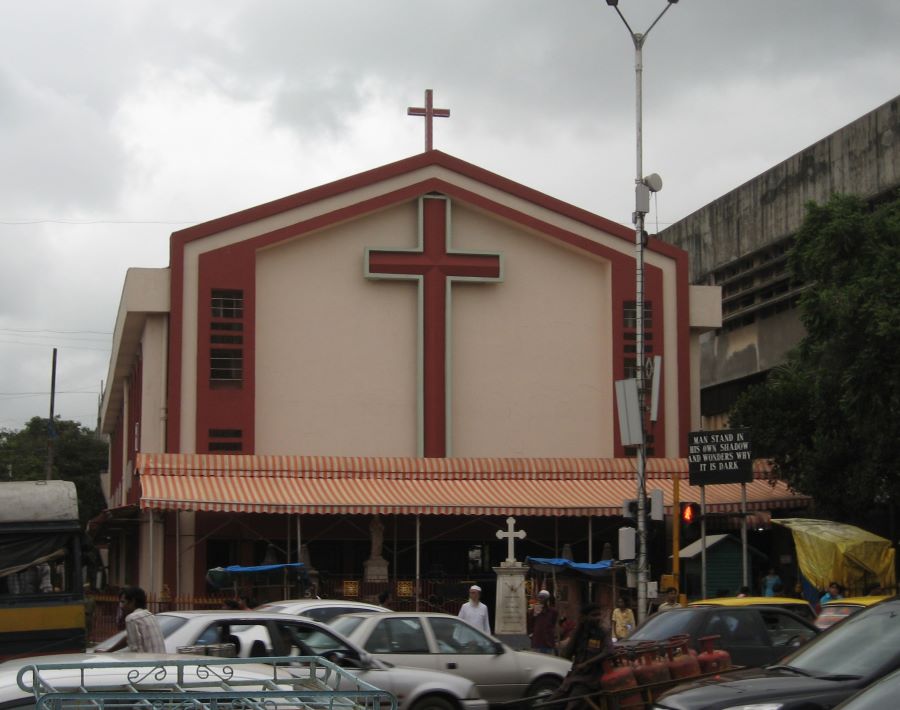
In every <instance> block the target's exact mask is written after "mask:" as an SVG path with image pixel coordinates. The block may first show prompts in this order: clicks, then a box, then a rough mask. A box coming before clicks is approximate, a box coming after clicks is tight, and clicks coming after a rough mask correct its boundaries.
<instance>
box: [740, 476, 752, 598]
mask: <svg viewBox="0 0 900 710" xmlns="http://www.w3.org/2000/svg"><path fill="white" fill-rule="evenodd" d="M748 562H749V559H748V558H747V484H746V483H741V579H742V582H741V584H743V585H744V586H745V587H749V586H750V570H749V566H748Z"/></svg>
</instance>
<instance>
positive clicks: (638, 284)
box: [606, 0, 678, 623]
mask: <svg viewBox="0 0 900 710" xmlns="http://www.w3.org/2000/svg"><path fill="white" fill-rule="evenodd" d="M677 2H678V0H668V2H667V3H666V6H665V7H664V8H663V9H662V11H661V12H660V13H659V14H658V15H657V16H656V19H655V20H653V22H652V23H651V24H650V27H648V28H647V31H646V32H643V33H641V32H635V31H634V30H632V29H631V25H629V24H628V20H626V19H625V16H624V15H623V14H622V11H621V10H619V0H606V4H607V5H609V6H610V7H612V8H613V9H614V10H615V11H616V14H617V15H618V16H619V17H620V18H621V19H622V22H623V23H624V24H625V28H626V29H627V30H628V34H629V35H630V36H631V41H632V42H633V43H634V74H635V128H636V138H637V141H636V142H637V151H636V158H637V170H636V172H635V178H634V203H635V205H634V206H635V209H634V256H635V304H634V306H635V314H634V315H635V318H634V331H635V332H634V338H635V378H636V379H637V386H638V399H639V402H640V411H641V417H640V420H641V437H640V439H641V442H640V444H638V447H637V450H638V451H637V501H638V505H637V516H636V518H637V520H636V523H637V538H638V540H637V542H638V554H637V616H638V618H637V620H638V623H640V622H641V621H643V620H644V618H645V617H646V615H647V511H646V505H645V502H646V495H647V482H646V469H647V443H646V442H647V437H646V433H645V432H644V416H643V412H644V410H645V404H644V403H645V396H644V395H645V389H646V388H645V387H644V216H645V215H646V214H647V213H648V212H649V211H650V193H651V192H658V191H659V190H660V189H662V178H660V177H659V175H657V174H656V173H651V174H650V175H647V176H646V177H645V176H644V172H643V135H642V119H643V116H642V113H643V107H642V103H641V101H642V95H641V89H642V74H643V68H644V67H643V57H642V50H643V48H644V42H646V41H647V35H649V34H650V30H652V29H653V28H654V27H656V23H657V22H659V21H660V20H661V19H662V16H663V15H665V14H666V12H668V10H669V8H670V7H672V5H674V4H675V3H677Z"/></svg>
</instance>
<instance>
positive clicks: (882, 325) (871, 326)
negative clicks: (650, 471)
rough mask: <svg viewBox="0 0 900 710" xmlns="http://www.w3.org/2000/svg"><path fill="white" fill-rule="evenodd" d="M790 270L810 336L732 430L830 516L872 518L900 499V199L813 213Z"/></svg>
mask: <svg viewBox="0 0 900 710" xmlns="http://www.w3.org/2000/svg"><path fill="white" fill-rule="evenodd" d="M790 266H791V269H792V272H793V274H794V276H795V277H796V279H797V280H798V281H799V282H802V283H806V284H809V288H808V289H807V290H806V291H805V292H804V293H803V295H802V296H801V298H800V303H799V308H800V317H801V320H802V322H803V325H804V327H805V329H806V335H805V337H804V338H803V340H802V341H801V343H800V344H799V346H798V347H797V348H796V349H795V350H794V351H793V352H792V353H790V356H789V358H788V361H787V363H786V364H785V365H784V366H782V367H779V368H777V369H775V370H774V371H772V372H771V373H770V374H769V377H768V379H767V380H766V382H765V383H763V384H760V385H757V386H756V387H753V388H751V389H750V390H748V391H747V392H746V393H745V394H744V395H743V396H742V397H741V398H740V399H739V400H738V402H737V403H736V405H735V407H734V409H733V411H732V412H731V423H732V424H733V425H741V426H749V427H751V428H752V429H753V440H754V449H755V452H756V454H757V455H760V456H764V457H770V458H771V459H772V460H773V461H774V463H775V466H776V471H777V474H778V475H779V477H781V478H783V479H785V480H786V481H787V482H788V483H789V484H790V485H791V486H792V487H793V488H794V489H796V490H798V491H800V492H802V493H806V494H808V495H811V496H813V498H814V499H815V501H816V503H817V504H818V506H819V507H820V508H822V509H823V510H824V511H826V512H827V513H829V514H831V515H834V516H835V517H840V518H843V519H847V520H850V519H855V520H864V519H865V518H866V515H867V513H869V512H870V511H871V510H872V509H873V505H876V504H880V505H888V504H890V505H892V506H893V505H895V503H896V501H898V499H900V498H898V496H900V465H898V451H897V444H898V442H900V357H898V356H900V199H894V200H893V201H892V202H889V203H886V204H882V205H881V206H878V207H876V208H874V209H872V208H871V207H870V206H869V205H868V204H867V203H866V202H865V201H863V200H861V199H859V198H856V197H849V196H834V197H833V198H832V199H831V200H830V201H829V202H828V203H827V204H825V205H816V204H809V205H808V206H807V215H806V219H805V221H804V223H803V226H802V228H801V229H800V231H799V233H798V234H797V239H796V242H795V245H794V247H793V250H792V253H791V255H790Z"/></svg>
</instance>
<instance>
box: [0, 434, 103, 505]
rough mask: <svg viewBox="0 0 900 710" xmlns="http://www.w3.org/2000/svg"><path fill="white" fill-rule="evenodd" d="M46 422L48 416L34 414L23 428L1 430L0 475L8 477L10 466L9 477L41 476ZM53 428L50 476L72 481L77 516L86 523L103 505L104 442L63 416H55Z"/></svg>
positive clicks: (36, 478)
mask: <svg viewBox="0 0 900 710" xmlns="http://www.w3.org/2000/svg"><path fill="white" fill-rule="evenodd" d="M48 424H49V420H48V419H46V418H42V417H34V418H32V419H31V420H30V421H29V422H28V423H27V424H26V425H25V428H23V429H20V430H15V431H13V430H0V477H2V478H3V479H4V480H10V479H9V477H8V476H9V472H10V470H11V471H12V480H17V481H23V480H31V481H33V480H41V479H43V478H44V476H45V465H46V461H47V441H48V434H49V428H48ZM53 431H54V433H55V438H54V439H53V446H54V456H53V461H54V465H53V477H54V478H58V479H61V480H64V481H72V482H74V483H75V487H76V489H77V490H78V513H79V517H80V518H81V521H82V523H86V522H87V521H88V520H90V519H91V518H93V517H94V516H95V515H97V514H98V513H99V512H100V511H102V510H103V509H104V508H105V507H106V501H105V499H104V497H103V491H102V489H101V487H100V472H101V471H103V470H105V469H106V467H107V460H108V459H107V445H106V442H105V441H104V440H103V439H102V438H100V437H98V436H97V435H96V434H95V433H94V432H93V431H91V430H90V429H87V428H85V427H83V426H81V425H80V424H79V423H78V422H74V421H69V420H65V419H56V420H55V421H54V423H53ZM10 466H11V469H10ZM0 485H2V484H0ZM0 490H2V489H0Z"/></svg>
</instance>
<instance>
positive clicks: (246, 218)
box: [171, 150, 680, 256]
mask: <svg viewBox="0 0 900 710" xmlns="http://www.w3.org/2000/svg"><path fill="white" fill-rule="evenodd" d="M432 165H437V166H439V167H442V168H446V169H447V170H450V171H452V172H455V173H458V174H460V175H462V176H464V177H468V178H471V179H473V180H477V181H478V182H481V183H484V184H485V185H487V186H488V187H493V188H496V189H498V190H501V191H503V192H506V193H508V194H510V195H513V196H514V197H518V198H521V199H523V200H526V201H528V202H533V203H534V204H536V205H539V206H540V207H543V208H545V209H548V210H550V211H552V212H556V213H558V214H561V215H563V216H565V217H569V218H571V219H574V220H576V221H578V222H582V223H584V224H587V225H589V226H591V227H595V228H596V229H600V230H602V231H604V232H608V233H609V234H612V235H614V236H616V237H619V238H621V239H624V240H626V241H628V242H631V243H633V242H634V230H633V229H632V228H630V227H627V226H625V225H623V224H619V223H618V222H614V221H612V220H610V219H606V218H605V217H601V216H600V215H597V214H594V213H593V212H588V211H587V210H584V209H581V208H580V207H575V206H574V205H571V204H569V203H568V202H564V201H562V200H559V199H557V198H555V197H551V196H550V195H547V194H545V193H543V192H539V191H538V190H534V189H532V188H530V187H526V186H525V185H522V184H521V183H518V182H515V181H513V180H510V179H509V178H505V177H503V176H501V175H498V174H496V173H493V172H491V171H489V170H485V169H484V168H480V167H478V166H477V165H474V164H472V163H468V162H466V161H465V160H461V159H460V158H456V157H454V156H452V155H448V154H447V153H443V152H441V151H439V150H432V151H430V152H428V153H420V154H419V155H415V156H413V157H411V158H404V159H403V160H398V161H397V162H394V163H388V164H387V165H382V166H381V167H378V168H374V169H372V170H366V171H365V172H361V173H357V174H356V175H351V176H350V177H346V178H341V179H340V180H335V181H334V182H330V183H326V184H325V185H320V186H318V187H314V188H312V189H309V190H304V191H303V192H298V193H295V194H293V195H288V196H286V197H282V198H279V199H277V200H273V201H272V202H266V203H264V204H262V205H257V206H255V207H251V208H249V209H246V210H241V211H240V212H235V213H233V214H230V215H225V216H224V217H218V218H216V219H213V220H210V221H209V222H204V223H202V224H197V225H194V226H193V227H188V228H187V229H182V230H179V231H177V232H173V233H172V244H171V246H172V253H174V250H175V248H176V247H181V246H183V245H184V244H186V243H188V242H192V241H194V240H196V239H202V238H204V237H208V236H210V235H212V234H218V233H219V232H223V231H225V230H227V229H234V228H235V227H239V226H242V225H244V224H249V223H251V222H256V221H258V220H261V219H265V218H266V217H272V216H273V215H277V214H281V213H282V212H287V211H288V210H293V209H297V208H299V207H303V206H305V205H309V204H312V203H314V202H319V201H321V200H324V199H327V198H330V197H335V196H337V195H341V194H344V193H346V192H351V191H353V190H358V189H360V188H363V187H368V186H370V185H374V184H375V183H378V182H383V181H385V180H389V179H391V178H395V177H398V176H400V175H405V174H407V173H411V172H414V171H416V170H421V169H422V168H426V167H429V166H432ZM648 248H649V249H650V250H651V251H656V252H659V253H662V254H665V255H666V256H673V250H676V251H680V250H678V249H677V247H673V246H671V245H668V244H664V243H663V242H660V241H658V240H655V239H654V240H651V242H650V244H649V245H648Z"/></svg>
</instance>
